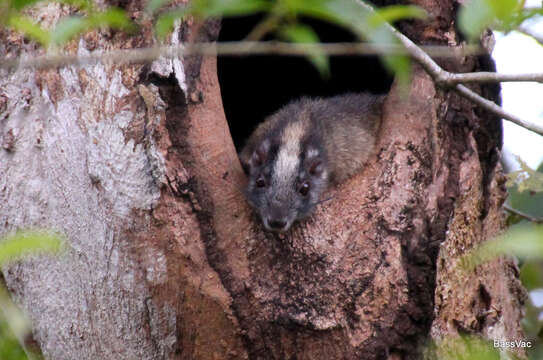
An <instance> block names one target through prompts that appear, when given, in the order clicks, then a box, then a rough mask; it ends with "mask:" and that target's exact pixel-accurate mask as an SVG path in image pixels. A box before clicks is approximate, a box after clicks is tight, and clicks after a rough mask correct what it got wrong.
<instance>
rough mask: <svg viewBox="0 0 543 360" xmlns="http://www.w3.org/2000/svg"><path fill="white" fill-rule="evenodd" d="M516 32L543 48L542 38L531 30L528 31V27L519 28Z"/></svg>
mask: <svg viewBox="0 0 543 360" xmlns="http://www.w3.org/2000/svg"><path fill="white" fill-rule="evenodd" d="M517 31H518V32H520V33H522V34H524V35H527V36H529V37H531V38H533V39H534V40H535V41H537V42H538V43H539V44H540V45H541V46H543V36H541V35H539V34H538V33H536V32H535V31H533V30H532V29H530V28H529V27H527V26H522V25H521V26H519V28H518V29H517Z"/></svg>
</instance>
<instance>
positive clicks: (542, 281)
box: [520, 260, 543, 290]
mask: <svg viewBox="0 0 543 360" xmlns="http://www.w3.org/2000/svg"><path fill="white" fill-rule="evenodd" d="M520 281H522V285H524V287H525V288H526V289H527V290H533V289H538V288H543V263H542V262H541V261H540V260H535V261H534V260H531V261H526V262H524V264H522V267H521V268H520Z"/></svg>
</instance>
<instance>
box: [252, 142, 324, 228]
mask: <svg viewBox="0 0 543 360" xmlns="http://www.w3.org/2000/svg"><path fill="white" fill-rule="evenodd" d="M322 152H323V151H322V150H319V149H318V148H317V147H316V146H312V145H310V144H309V145H308V144H302V143H297V142H292V143H280V142H278V143H274V142H272V141H271V140H269V139H265V140H264V141H263V142H262V143H260V144H259V145H258V146H257V147H256V149H255V150H254V152H253V153H252V155H251V157H250V159H249V161H248V164H244V165H245V169H246V171H247V173H248V175H249V183H248V185H247V190H246V196H247V199H248V201H249V203H250V204H251V205H252V206H253V207H254V208H255V209H256V211H257V212H258V214H259V216H260V218H261V220H262V223H263V224H264V227H265V228H266V229H267V230H269V231H275V232H285V231H287V230H288V229H289V228H290V227H291V225H292V224H293V223H294V222H295V221H296V220H300V219H302V218H304V217H306V216H308V215H309V214H310V213H311V212H312V210H313V209H314V207H315V205H316V204H317V203H318V202H319V199H320V197H321V195H322V193H323V192H324V191H325V190H326V188H327V187H328V176H329V174H328V170H327V166H326V154H324V153H322Z"/></svg>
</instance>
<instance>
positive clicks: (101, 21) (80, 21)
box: [51, 8, 135, 44]
mask: <svg viewBox="0 0 543 360" xmlns="http://www.w3.org/2000/svg"><path fill="white" fill-rule="evenodd" d="M99 27H108V28H112V29H118V30H128V31H129V30H133V29H134V28H135V25H134V23H133V22H132V21H131V20H130V19H129V18H128V16H127V15H126V13H125V12H124V11H123V10H120V9H116V8H112V9H108V10H106V11H103V12H98V13H94V14H92V15H90V16H88V17H80V16H69V17H66V18H64V19H62V20H61V21H60V22H59V23H58V24H57V26H56V27H55V29H54V30H53V32H52V34H51V39H52V40H53V42H54V43H55V44H63V43H65V42H67V41H69V40H71V39H72V38H74V37H75V36H77V35H79V34H81V33H83V32H85V31H89V30H92V29H95V28H99Z"/></svg>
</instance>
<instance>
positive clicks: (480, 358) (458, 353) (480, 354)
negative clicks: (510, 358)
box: [428, 335, 502, 360]
mask: <svg viewBox="0 0 543 360" xmlns="http://www.w3.org/2000/svg"><path fill="white" fill-rule="evenodd" d="M428 350H429V352H430V353H431V354H432V355H430V356H428V358H436V359H440V360H500V359H502V358H501V357H500V352H499V350H498V349H497V348H494V346H493V344H492V343H491V342H490V341H488V340H484V339H481V338H478V337H476V336H466V335H464V336H459V337H449V338H445V339H443V340H441V341H440V342H439V344H432V345H431V346H430V347H429V349H428ZM428 355H429V354H428Z"/></svg>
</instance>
